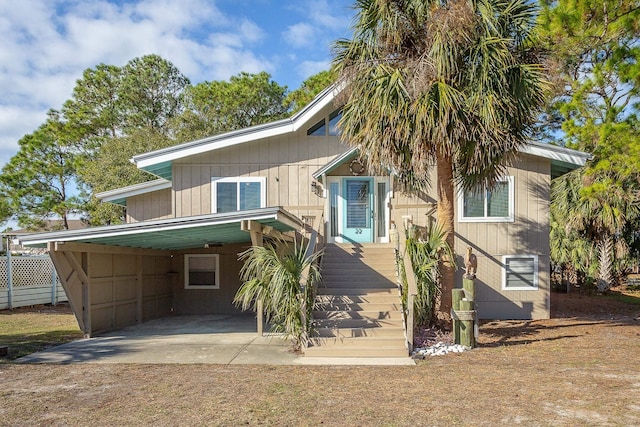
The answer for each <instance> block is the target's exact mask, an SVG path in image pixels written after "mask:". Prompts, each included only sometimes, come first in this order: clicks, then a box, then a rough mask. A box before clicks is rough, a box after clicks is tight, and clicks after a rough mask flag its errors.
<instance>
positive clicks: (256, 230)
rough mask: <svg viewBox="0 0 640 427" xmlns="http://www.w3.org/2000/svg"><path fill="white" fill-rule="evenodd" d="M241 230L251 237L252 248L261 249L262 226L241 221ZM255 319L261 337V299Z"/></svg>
mask: <svg viewBox="0 0 640 427" xmlns="http://www.w3.org/2000/svg"><path fill="white" fill-rule="evenodd" d="M241 228H242V229H243V230H245V231H248V232H249V235H250V236H251V244H252V245H253V246H260V247H262V245H263V238H262V237H263V234H262V224H260V223H259V222H256V221H242V225H241ZM256 319H257V322H258V325H257V329H258V336H259V337H261V336H262V334H263V333H264V301H262V300H261V299H259V300H258V301H257V307H256Z"/></svg>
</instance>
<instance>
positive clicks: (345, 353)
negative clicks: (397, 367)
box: [304, 346, 409, 357]
mask: <svg viewBox="0 0 640 427" xmlns="http://www.w3.org/2000/svg"><path fill="white" fill-rule="evenodd" d="M304 355H305V357H408V356H409V352H408V350H407V349H406V348H404V347H398V348H395V347H393V348H372V347H355V346H354V347H338V346H336V347H332V346H329V347H327V346H317V347H307V348H306V349H305V351H304Z"/></svg>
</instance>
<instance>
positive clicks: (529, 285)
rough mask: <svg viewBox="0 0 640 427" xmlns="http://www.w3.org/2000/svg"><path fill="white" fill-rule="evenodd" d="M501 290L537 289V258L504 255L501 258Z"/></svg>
mask: <svg viewBox="0 0 640 427" xmlns="http://www.w3.org/2000/svg"><path fill="white" fill-rule="evenodd" d="M502 289H503V290H519V291H531V290H534V291H535V290H537V289H538V256H537V255H505V256H503V257H502Z"/></svg>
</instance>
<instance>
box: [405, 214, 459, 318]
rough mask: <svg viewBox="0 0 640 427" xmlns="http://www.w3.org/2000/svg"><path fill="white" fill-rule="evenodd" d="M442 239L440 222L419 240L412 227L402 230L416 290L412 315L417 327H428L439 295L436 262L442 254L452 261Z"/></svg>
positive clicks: (444, 231) (442, 230)
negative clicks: (404, 234) (404, 231)
mask: <svg viewBox="0 0 640 427" xmlns="http://www.w3.org/2000/svg"><path fill="white" fill-rule="evenodd" d="M446 236H447V231H446V230H445V228H444V226H443V225H442V224H440V223H435V224H434V225H433V226H431V227H430V228H429V230H428V231H427V233H426V236H425V237H426V239H422V238H420V237H419V233H418V229H417V228H416V227H411V228H410V229H409V230H406V237H407V240H406V242H407V243H406V256H409V257H410V259H411V264H412V265H413V272H414V274H415V277H416V285H417V287H418V293H417V295H416V297H415V299H414V313H415V322H416V325H419V326H421V325H425V326H427V325H430V324H431V322H432V320H433V319H434V315H435V307H436V302H437V299H438V297H439V296H440V292H441V291H440V286H439V283H440V271H439V264H440V263H439V261H440V260H441V259H442V256H443V255H444V256H446V257H449V259H453V251H452V250H451V247H450V246H449V244H448V243H447V239H446ZM405 283H406V281H405Z"/></svg>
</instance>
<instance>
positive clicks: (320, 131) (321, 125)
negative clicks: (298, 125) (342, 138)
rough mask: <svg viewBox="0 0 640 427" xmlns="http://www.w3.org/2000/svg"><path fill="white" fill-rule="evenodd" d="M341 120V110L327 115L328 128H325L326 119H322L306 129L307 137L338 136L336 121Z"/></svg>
mask: <svg viewBox="0 0 640 427" xmlns="http://www.w3.org/2000/svg"><path fill="white" fill-rule="evenodd" d="M341 118H342V109H340V108H339V109H337V110H335V111H332V112H331V113H330V114H329V121H328V123H329V126H327V118H326V117H325V118H323V119H322V120H320V121H319V122H317V123H316V124H315V125H313V126H311V127H310V128H309V129H307V135H309V136H327V135H329V136H337V135H340V131H339V130H338V126H337V124H338V121H339V120H340V119H341Z"/></svg>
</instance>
